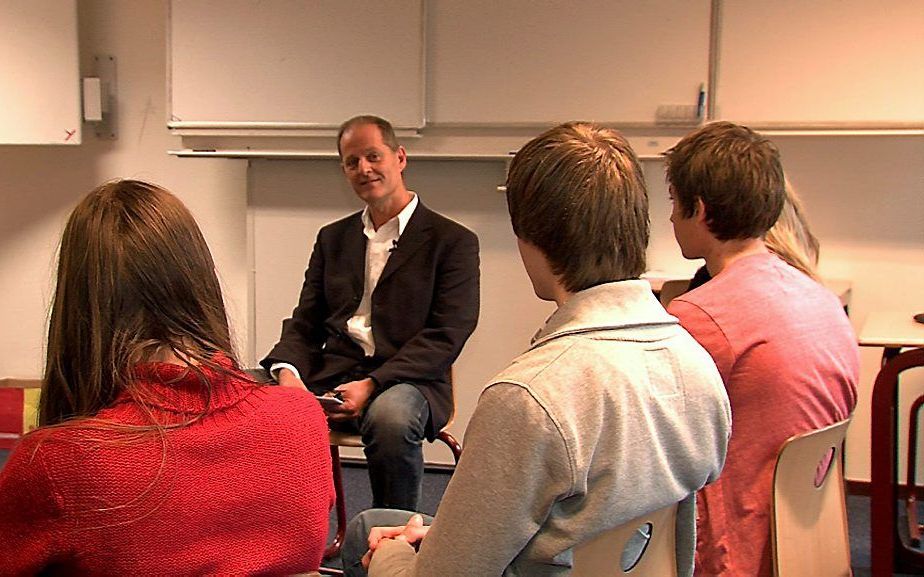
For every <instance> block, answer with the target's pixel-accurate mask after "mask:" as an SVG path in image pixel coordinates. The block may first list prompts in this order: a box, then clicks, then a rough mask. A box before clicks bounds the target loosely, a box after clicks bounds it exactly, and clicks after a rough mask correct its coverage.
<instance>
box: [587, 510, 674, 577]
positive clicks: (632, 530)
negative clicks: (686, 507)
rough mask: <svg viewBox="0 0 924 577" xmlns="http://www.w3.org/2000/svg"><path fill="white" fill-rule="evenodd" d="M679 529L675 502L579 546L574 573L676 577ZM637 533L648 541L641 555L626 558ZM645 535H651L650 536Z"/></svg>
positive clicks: (592, 576)
mask: <svg viewBox="0 0 924 577" xmlns="http://www.w3.org/2000/svg"><path fill="white" fill-rule="evenodd" d="M676 531H677V503H674V504H673V505H670V506H669V507H665V508H663V509H659V510H657V511H654V512H652V513H649V514H647V515H642V516H641V517H638V518H637V519H633V520H632V521H629V522H628V523H625V524H623V525H620V526H619V527H616V528H614V529H610V530H609V531H607V532H605V533H602V534H600V535H598V536H597V537H596V538H594V539H592V540H591V541H588V542H586V543H583V544H581V545H579V546H578V547H575V549H574V566H573V568H572V570H571V575H572V576H573V577H605V576H616V575H631V576H632V577H649V576H650V577H674V576H676V575H677V538H676ZM640 532H641V535H640ZM636 535H639V536H640V537H641V539H642V540H643V541H644V540H647V541H648V544H647V545H646V546H645V547H644V549H643V550H642V553H641V556H640V557H638V558H637V559H628V558H627V559H624V558H623V551H624V550H625V549H626V545H627V544H629V542H630V540H632V539H633V537H635V536H636ZM643 535H647V539H646V537H644V536H643ZM638 538H639V537H636V539H638ZM633 556H634V555H633ZM633 561H634V563H633Z"/></svg>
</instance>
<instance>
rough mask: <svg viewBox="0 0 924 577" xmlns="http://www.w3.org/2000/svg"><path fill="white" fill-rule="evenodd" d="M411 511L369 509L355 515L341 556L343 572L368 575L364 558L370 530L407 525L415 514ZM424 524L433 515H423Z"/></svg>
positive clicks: (353, 576)
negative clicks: (363, 562) (363, 561)
mask: <svg viewBox="0 0 924 577" xmlns="http://www.w3.org/2000/svg"><path fill="white" fill-rule="evenodd" d="M413 514H414V513H412V512H411V511H398V510H396V509H369V510H368V511H363V512H362V513H360V514H359V515H357V516H355V517H353V520H352V521H350V524H349V525H347V529H346V537H344V541H343V549H341V550H340V558H341V559H342V560H343V574H344V575H345V576H346V577H366V570H365V569H363V564H362V558H363V555H365V554H366V550H367V549H368V547H367V543H368V540H369V532H370V531H371V530H372V528H373V527H392V526H398V525H405V524H407V522H408V519H410V518H411V515H413ZM423 519H424V525H429V524H431V523H432V522H433V517H430V516H428V515H424V516H423Z"/></svg>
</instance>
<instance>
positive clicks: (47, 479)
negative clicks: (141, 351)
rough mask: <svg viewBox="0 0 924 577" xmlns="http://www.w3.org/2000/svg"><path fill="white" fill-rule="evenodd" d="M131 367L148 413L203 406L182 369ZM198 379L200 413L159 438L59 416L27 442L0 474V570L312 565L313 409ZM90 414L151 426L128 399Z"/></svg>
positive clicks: (317, 451) (109, 571)
mask: <svg viewBox="0 0 924 577" xmlns="http://www.w3.org/2000/svg"><path fill="white" fill-rule="evenodd" d="M222 362H225V363H227V360H226V359H222ZM227 364H228V365H229V366H230V363H227ZM139 372H140V373H141V380H142V382H143V385H144V390H145V391H150V392H151V393H152V397H153V398H152V400H150V401H149V402H150V403H151V404H153V405H154V416H155V418H156V419H157V420H158V421H159V422H161V423H164V424H169V423H178V422H182V421H184V420H187V419H189V418H191V417H193V416H195V415H196V414H198V413H199V412H200V411H201V410H202V408H203V406H204V402H205V400H204V395H203V394H202V392H201V386H200V384H199V381H198V380H197V379H196V377H195V375H193V374H192V373H187V372H186V371H185V370H184V369H183V368H182V367H178V366H176V365H167V364H148V365H143V366H142V367H140V371H139ZM206 375H207V376H208V378H209V381H210V382H211V385H212V397H211V402H210V403H209V410H208V413H207V415H206V416H205V417H203V418H202V419H201V420H199V421H197V422H195V423H194V424H192V425H188V426H184V427H181V428H177V429H168V430H167V432H166V433H165V434H163V435H158V434H157V433H146V434H143V435H128V434H126V433H124V432H116V431H113V430H111V429H101V428H98V427H97V428H90V427H86V426H78V425H71V426H67V427H61V428H52V429H39V430H37V431H35V432H33V433H32V434H30V435H28V436H27V437H25V438H24V439H23V440H22V442H21V443H20V444H19V445H18V447H17V448H16V449H15V450H14V451H13V452H12V453H11V454H10V457H9V460H8V462H7V464H6V466H5V467H4V469H3V471H2V472H0V575H21V574H34V573H36V572H38V571H40V570H42V569H48V570H49V573H52V574H67V575H129V574H131V575H180V574H183V575H193V574H195V575H205V574H212V575H214V574H225V575H227V574H237V575H240V574H279V575H283V574H292V573H299V572H305V571H312V570H316V569H317V568H318V565H319V564H320V561H321V554H322V552H323V549H324V544H325V540H326V538H327V525H328V513H329V511H330V508H331V506H332V504H333V502H334V492H333V485H332V482H331V473H330V454H329V450H328V437H327V422H326V419H325V417H324V413H323V411H322V410H321V408H320V406H319V405H318V403H317V401H315V400H314V398H313V397H312V396H311V395H310V394H309V393H307V392H306V391H304V390H297V389H291V388H282V387H274V386H259V385H253V384H250V383H247V382H245V381H244V380H242V379H240V378H229V377H226V376H223V375H220V374H217V373H215V372H213V371H208V370H206ZM97 416H98V417H99V418H101V419H106V420H108V421H113V422H117V423H124V424H142V423H145V422H149V421H147V420H146V419H145V417H144V416H143V413H142V411H141V407H140V406H139V404H137V403H136V402H134V401H133V400H132V399H131V398H129V397H128V396H127V395H126V396H123V397H120V398H119V399H117V401H116V402H115V403H114V404H113V405H112V406H111V407H108V408H106V409H104V410H102V411H100V412H99V414H98V415H97Z"/></svg>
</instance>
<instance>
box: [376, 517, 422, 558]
mask: <svg viewBox="0 0 924 577" xmlns="http://www.w3.org/2000/svg"><path fill="white" fill-rule="evenodd" d="M429 530H430V527H425V526H424V524H423V517H421V516H420V515H419V514H417V515H413V516H411V518H410V519H409V520H408V522H407V525H404V526H399V527H373V528H372V531H370V532H369V550H368V551H366V554H365V555H363V559H362V562H363V567H365V568H366V569H369V563H371V562H372V555H373V554H374V553H375V550H376V548H377V547H378V546H379V543H381V542H382V541H385V540H394V541H404V542H405V543H407V544H408V545H413V544H415V543H417V542H419V541H421V540H423V538H424V537H426V536H427V531H429Z"/></svg>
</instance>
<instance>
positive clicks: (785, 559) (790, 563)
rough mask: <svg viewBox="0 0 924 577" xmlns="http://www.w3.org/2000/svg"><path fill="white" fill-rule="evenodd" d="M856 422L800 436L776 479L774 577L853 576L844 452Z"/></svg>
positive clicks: (785, 452) (782, 456) (783, 456)
mask: <svg viewBox="0 0 924 577" xmlns="http://www.w3.org/2000/svg"><path fill="white" fill-rule="evenodd" d="M849 424H850V419H849V418H848V419H846V420H844V421H841V422H839V423H835V424H833V425H830V426H828V427H825V428H823V429H818V430H816V431H809V432H807V433H802V434H799V435H795V436H793V437H792V438H790V439H789V440H787V441H786V442H785V443H784V444H783V446H782V448H781V449H780V452H779V456H778V457H777V461H776V469H775V470H774V473H773V499H772V506H771V525H770V528H771V536H772V539H771V540H772V545H773V574H774V575H775V576H776V577H795V576H802V575H830V576H841V575H843V576H847V577H849V576H850V575H851V569H850V540H849V538H848V535H847V506H846V503H845V501H844V469H843V459H842V450H843V447H844V436H845V435H846V433H847V426H848V425H849Z"/></svg>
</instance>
